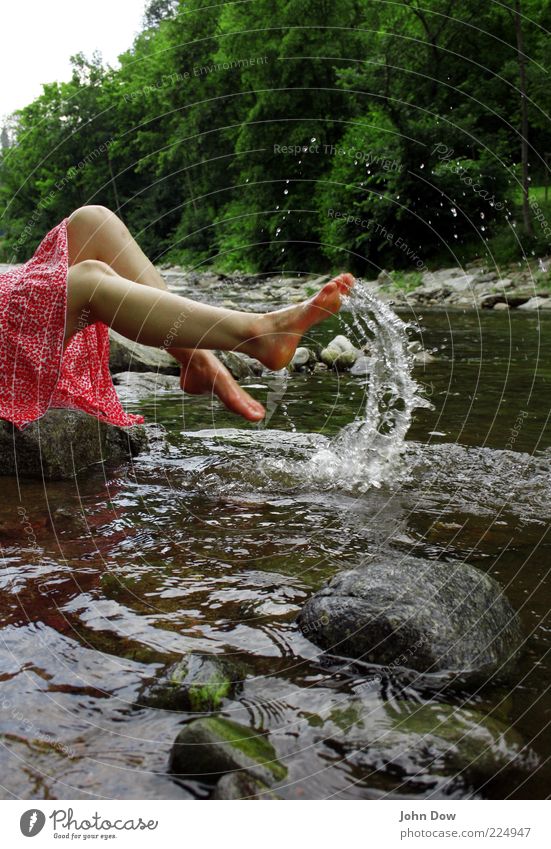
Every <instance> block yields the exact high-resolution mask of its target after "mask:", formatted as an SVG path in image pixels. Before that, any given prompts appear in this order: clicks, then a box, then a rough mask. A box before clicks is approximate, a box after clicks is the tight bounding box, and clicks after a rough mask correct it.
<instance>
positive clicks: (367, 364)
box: [350, 357, 374, 377]
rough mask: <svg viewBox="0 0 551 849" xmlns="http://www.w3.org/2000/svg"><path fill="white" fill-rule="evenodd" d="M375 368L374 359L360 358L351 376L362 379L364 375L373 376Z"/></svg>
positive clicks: (353, 367) (352, 369) (351, 370)
mask: <svg viewBox="0 0 551 849" xmlns="http://www.w3.org/2000/svg"><path fill="white" fill-rule="evenodd" d="M373 366H374V359H373V357H358V359H357V360H356V362H355V363H354V365H353V366H352V368H351V369H350V374H351V375H352V376H353V377H362V376H363V375H366V374H371V372H372V371H373Z"/></svg>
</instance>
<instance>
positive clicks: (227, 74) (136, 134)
mask: <svg viewBox="0 0 551 849" xmlns="http://www.w3.org/2000/svg"><path fill="white" fill-rule="evenodd" d="M550 26H551V7H550V6H549V4H548V3H542V2H540V0H522V2H521V0H517V2H513V1H512V0H509V2H505V3H499V4H498V3H485V4H481V3H480V2H479V0H464V2H462V3H460V4H457V3H454V2H453V0H424V1H423V2H420V0H403V2H401V3H398V4H381V3H378V2H372V1H371V0H361V1H360V0H338V2H331V3H329V2H325V0H316V2H314V0H292V2H275V0H255V2H253V3H245V4H235V3H221V4H213V3H212V2H210V0H193V2H191V3H189V2H186V3H183V2H181V0H153V2H151V3H150V4H149V6H148V7H147V10H146V14H145V17H144V24H143V30H142V32H140V33H139V34H138V35H137V36H136V38H135V40H134V42H133V44H132V45H131V47H129V49H128V50H127V51H126V52H125V53H124V54H122V55H121V56H120V67H117V68H111V67H109V66H106V65H105V64H104V63H103V62H102V59H101V57H100V56H99V55H95V56H93V57H88V58H87V57H85V56H83V55H77V56H74V57H73V60H72V62H73V75H72V79H71V80H70V81H68V82H51V83H48V84H45V85H44V88H43V94H42V95H41V96H40V97H39V98H37V99H36V100H35V101H34V102H33V103H31V104H29V105H27V106H26V107H24V108H23V109H21V110H20V111H19V112H17V113H16V114H14V115H13V116H11V118H10V119H9V121H8V122H7V124H6V126H5V127H4V131H3V141H4V147H3V150H2V155H1V159H0V208H1V209H2V220H1V223H0V233H1V234H2V235H1V236H0V240H1V241H0V248H1V255H0V259H1V260H2V261H4V262H9V261H16V262H20V261H23V260H25V259H26V258H27V257H28V256H29V255H30V254H31V253H32V251H33V250H34V248H35V247H36V245H37V244H38V241H39V240H40V238H41V236H42V235H43V234H44V233H45V232H46V231H47V230H48V229H50V228H51V227H53V226H54V225H55V224H56V223H57V222H58V221H59V220H61V218H63V217H64V216H66V215H68V214H69V213H70V212H71V211H72V210H73V209H74V208H75V207H77V206H80V205H82V204H84V203H99V204H104V205H106V206H109V207H111V208H112V209H115V210H116V211H117V212H118V213H119V215H121V217H122V218H123V219H124V221H125V222H126V223H127V225H128V226H129V227H130V229H131V231H132V232H133V233H134V234H135V235H136V237H137V238H138V240H139V241H140V243H141V245H142V247H143V248H144V250H145V251H146V252H147V253H148V254H149V255H151V256H152V258H153V259H154V260H156V261H159V262H166V261H169V262H172V263H179V264H184V265H191V266H198V265H201V266H212V267H214V268H215V269H218V270H226V271H227V270H229V271H233V270H235V269H241V270H244V271H254V272H259V271H260V272H267V271H270V272H274V271H279V270H281V271H283V272H285V273H287V274H289V273H296V272H300V271H303V270H308V271H317V270H319V271H326V270H328V269H329V268H330V267H336V266H338V267H345V266H346V267H348V268H351V270H353V271H355V272H356V273H363V274H366V276H368V277H374V276H376V274H377V271H378V270H379V269H380V268H381V267H386V268H396V269H410V270H412V271H413V272H416V273H417V272H419V271H422V270H423V269H424V268H425V267H429V268H432V267H436V266H438V265H456V264H457V263H463V262H467V261H469V260H472V259H473V258H475V257H483V258H484V259H486V260H488V261H490V262H491V263H495V262H498V263H500V262H510V261H513V260H516V259H522V257H523V256H525V255H526V256H529V257H530V256H533V255H534V254H535V255H538V256H540V255H544V254H548V253H549V244H550V239H551V199H550V198H551V193H550V196H548V197H546V192H545V190H544V184H545V181H546V172H548V170H549V163H550V159H551V153H550V152H551V130H550V126H549V122H548V118H547V115H548V114H549V112H550V111H551V89H550V88H549V85H548V84H547V65H548V63H549V51H548V50H546V47H547V44H546V41H547V32H548V30H549V28H550Z"/></svg>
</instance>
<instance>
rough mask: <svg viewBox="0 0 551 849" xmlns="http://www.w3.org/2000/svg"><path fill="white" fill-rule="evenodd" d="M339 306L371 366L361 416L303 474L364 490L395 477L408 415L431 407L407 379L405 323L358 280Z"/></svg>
mask: <svg viewBox="0 0 551 849" xmlns="http://www.w3.org/2000/svg"><path fill="white" fill-rule="evenodd" d="M345 306H346V307H348V308H349V309H350V311H351V313H352V325H353V327H354V330H355V331H356V334H357V341H358V342H359V343H360V344H361V345H365V344H366V343H367V344H368V345H369V350H370V356H371V364H370V366H369V379H368V385H367V386H366V400H365V406H364V410H363V413H362V415H361V416H360V417H359V418H356V419H355V420H354V421H353V422H352V423H351V424H349V425H346V426H345V427H344V428H343V429H342V430H341V431H340V432H339V433H338V434H337V436H336V437H335V438H334V439H332V440H331V441H330V442H329V443H328V445H326V446H324V447H322V448H320V449H319V450H318V451H316V452H315V454H314V455H313V456H312V457H311V458H310V460H309V461H308V462H307V464H306V467H307V468H306V469H305V471H306V472H307V473H308V476H309V477H311V478H313V479H315V480H317V481H318V482H320V483H323V484H325V485H329V486H335V487H342V486H345V487H347V488H348V487H350V486H353V487H354V488H355V489H359V490H360V491H365V490H367V489H369V488H371V487H380V486H381V484H382V483H391V482H393V481H396V479H397V478H398V477H399V475H400V472H401V469H402V463H403V454H404V449H405V437H406V434H407V432H408V430H409V427H410V424H411V420H412V415H413V411H414V410H415V409H416V408H419V407H429V408H430V407H431V406H432V405H431V404H430V402H429V401H427V399H426V398H424V397H423V396H422V394H421V387H420V386H419V384H418V383H417V382H416V381H415V380H414V379H413V377H412V374H411V372H412V369H413V355H412V354H410V352H409V351H408V329H409V325H408V324H406V323H404V322H403V321H402V320H401V319H400V318H398V316H397V315H396V314H395V313H394V312H393V311H392V309H391V308H390V307H389V306H388V305H387V304H385V303H383V302H382V301H381V300H380V299H379V298H378V297H377V294H376V291H375V289H374V288H373V287H372V286H371V285H370V284H368V283H365V282H362V281H361V280H358V281H357V282H356V285H355V286H354V289H353V290H352V292H351V294H350V296H348V297H347V299H346V302H345Z"/></svg>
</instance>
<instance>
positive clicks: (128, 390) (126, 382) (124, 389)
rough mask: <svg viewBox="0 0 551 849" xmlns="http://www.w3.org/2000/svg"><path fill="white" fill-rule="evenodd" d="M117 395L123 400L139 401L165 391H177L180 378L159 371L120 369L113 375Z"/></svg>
mask: <svg viewBox="0 0 551 849" xmlns="http://www.w3.org/2000/svg"><path fill="white" fill-rule="evenodd" d="M113 383H114V384H115V386H116V387H117V395H118V396H119V398H120V399H121V400H124V401H140V400H142V399H143V398H149V397H151V396H157V395H159V394H161V393H165V392H179V391H180V378H179V377H178V376H176V375H175V374H163V372H159V371H122V372H119V373H118V374H114V375H113Z"/></svg>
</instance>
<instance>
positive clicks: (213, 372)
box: [180, 350, 266, 422]
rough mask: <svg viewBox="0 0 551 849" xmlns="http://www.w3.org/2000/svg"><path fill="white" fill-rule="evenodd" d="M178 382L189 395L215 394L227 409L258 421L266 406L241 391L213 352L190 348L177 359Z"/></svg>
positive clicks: (262, 415)
mask: <svg viewBox="0 0 551 849" xmlns="http://www.w3.org/2000/svg"><path fill="white" fill-rule="evenodd" d="M181 363H182V371H181V373H180V386H181V387H182V389H183V390H184V392H187V393H188V394H190V395H211V394H214V395H217V396H218V398H220V400H221V401H222V403H223V404H224V406H225V407H227V409H228V410H231V411H232V413H237V414H238V415H240V416H243V417H244V418H245V419H247V420H248V421H250V422H258V421H260V420H261V419H263V418H264V416H265V415H266V410H265V409H264V407H263V406H262V404H260V403H259V402H258V401H255V400H254V398H251V396H250V395H249V394H248V392H245V390H244V389H243V388H242V387H241V386H239V384H238V383H236V381H235V380H234V378H233V377H232V375H231V374H230V372H229V371H228V369H227V368H226V367H225V366H224V365H222V363H221V362H220V360H218V359H217V358H216V357H215V356H214V354H213V353H211V352H210V351H205V350H194V351H190V352H189V354H186V355H185V357H183V358H182V359H181Z"/></svg>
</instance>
